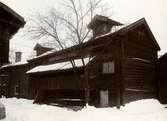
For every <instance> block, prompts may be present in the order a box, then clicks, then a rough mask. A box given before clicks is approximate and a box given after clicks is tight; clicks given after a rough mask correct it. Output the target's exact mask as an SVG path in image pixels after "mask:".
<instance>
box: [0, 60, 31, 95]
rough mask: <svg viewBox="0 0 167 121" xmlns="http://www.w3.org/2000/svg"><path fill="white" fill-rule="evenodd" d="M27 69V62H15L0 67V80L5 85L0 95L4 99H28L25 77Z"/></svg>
mask: <svg viewBox="0 0 167 121" xmlns="http://www.w3.org/2000/svg"><path fill="white" fill-rule="evenodd" d="M28 69H29V65H28V63H27V62H17V63H15V64H7V65H4V66H2V67H0V73H1V75H2V76H4V77H3V78H2V77H1V78H2V80H4V82H3V83H4V84H5V90H4V91H5V92H2V93H1V94H2V95H4V96H6V97H17V98H30V96H29V89H28V87H29V85H28V77H27V75H26V71H27V70H28ZM2 86H3V84H2ZM2 88H3V87H2Z"/></svg>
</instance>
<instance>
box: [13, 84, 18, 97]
mask: <svg viewBox="0 0 167 121" xmlns="http://www.w3.org/2000/svg"><path fill="white" fill-rule="evenodd" d="M14 94H15V95H19V86H18V85H15V87H14Z"/></svg>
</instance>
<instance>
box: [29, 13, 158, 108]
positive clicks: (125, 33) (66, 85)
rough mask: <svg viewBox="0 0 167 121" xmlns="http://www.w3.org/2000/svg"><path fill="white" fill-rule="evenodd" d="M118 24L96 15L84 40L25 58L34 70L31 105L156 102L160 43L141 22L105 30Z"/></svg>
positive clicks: (111, 104)
mask: <svg viewBox="0 0 167 121" xmlns="http://www.w3.org/2000/svg"><path fill="white" fill-rule="evenodd" d="M120 25H122V24H121V23H119V22H116V21H113V20H111V19H109V18H107V17H104V16H98V15H97V16H95V18H94V19H93V20H92V21H91V23H90V24H89V25H88V27H89V28H90V29H92V30H93V35H94V36H93V38H92V39H90V40H89V41H87V42H85V43H82V44H80V45H75V46H72V47H70V48H67V49H64V50H60V51H52V52H50V53H49V54H48V53H47V54H43V55H40V56H37V57H36V58H34V59H31V60H28V62H29V64H30V66H32V67H35V68H33V69H31V70H29V71H28V72H27V74H28V75H29V83H30V88H31V90H34V92H35V93H34V94H35V95H36V96H35V101H37V102H45V103H62V104H63V105H68V104H69V103H70V104H71V103H74V102H75V104H77V103H79V104H84V103H85V101H88V102H89V104H91V105H95V106H102V107H105V106H115V105H116V106H118V107H119V106H120V105H124V104H125V103H127V102H129V101H134V100H138V99H144V98H157V94H158V93H157V91H158V90H157V83H158V82H157V77H156V67H157V52H158V51H159V50H160V47H159V45H158V44H157V42H156V40H155V38H154V36H153V34H152V32H151V30H150V29H149V26H148V25H147V22H146V21H145V19H144V18H142V19H140V20H138V21H136V22H134V23H132V24H130V25H128V26H125V27H122V28H120V29H119V30H117V31H115V32H110V31H111V29H112V27H113V26H120ZM88 58H89V59H88ZM83 62H84V63H83ZM86 98H88V100H86Z"/></svg>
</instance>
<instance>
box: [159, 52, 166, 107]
mask: <svg viewBox="0 0 167 121" xmlns="http://www.w3.org/2000/svg"><path fill="white" fill-rule="evenodd" d="M158 79H159V83H158V85H159V88H158V89H159V95H158V96H159V100H160V102H161V103H165V104H166V103H167V93H166V92H167V53H166V54H164V55H163V56H161V57H160V58H159V60H158Z"/></svg>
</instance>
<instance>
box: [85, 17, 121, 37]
mask: <svg viewBox="0 0 167 121" xmlns="http://www.w3.org/2000/svg"><path fill="white" fill-rule="evenodd" d="M120 25H123V24H121V23H119V22H117V21H114V20H111V19H109V18H108V17H105V16H102V15H96V16H95V17H94V18H93V19H92V21H91V22H90V23H89V24H88V28H89V29H92V31H93V37H97V36H100V35H103V34H107V33H109V32H110V31H111V29H112V27H113V26H120Z"/></svg>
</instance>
